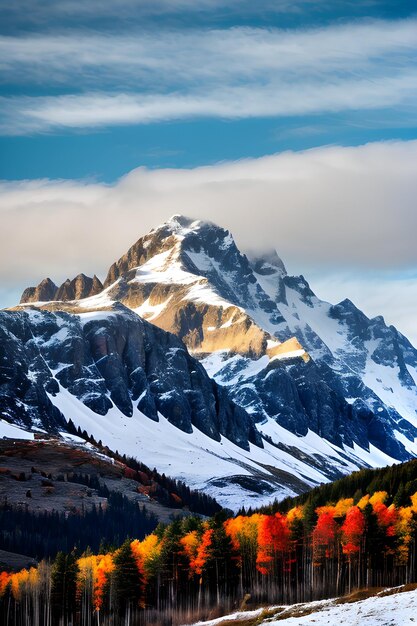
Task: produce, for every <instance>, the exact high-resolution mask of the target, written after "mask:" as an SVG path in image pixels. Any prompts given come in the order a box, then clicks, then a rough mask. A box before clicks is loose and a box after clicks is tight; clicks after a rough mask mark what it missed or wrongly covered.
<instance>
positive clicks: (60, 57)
mask: <svg viewBox="0 0 417 626" xmlns="http://www.w3.org/2000/svg"><path fill="white" fill-rule="evenodd" d="M416 55H417V20H415V19H408V20H401V21H395V22H387V21H376V22H375V21H374V22H368V23H359V24H358V23H353V24H347V25H343V26H329V27H325V28H316V29H309V30H297V31H283V30H277V29H270V30H268V29H260V28H232V29H225V30H190V31H169V32H164V33H163V36H161V34H160V33H154V32H148V33H145V34H144V33H141V34H137V35H135V36H132V35H130V36H123V37H121V36H119V35H98V34H94V33H87V34H85V33H84V34H81V33H78V32H74V33H72V34H70V35H61V36H57V35H54V36H49V35H43V36H24V37H1V38H0V58H1V59H2V61H1V66H0V70H1V75H2V80H3V82H4V83H6V84H9V85H18V84H19V82H24V83H25V85H26V86H28V85H30V86H32V90H36V89H41V90H43V91H45V86H47V87H48V88H49V89H50V90H53V92H54V95H48V94H47V95H39V96H37V95H33V94H32V95H15V96H9V97H3V98H2V99H1V100H0V111H1V112H2V118H3V122H2V124H1V127H0V130H1V132H2V133H3V134H24V133H31V132H32V133H33V132H44V131H50V130H54V129H62V128H69V129H75V128H89V127H93V128H97V127H103V126H109V125H119V124H146V123H151V122H158V121H165V120H178V119H188V118H195V117H218V118H219V117H220V118H226V119H239V118H245V117H273V116H277V117H279V116H297V115H303V114H309V113H324V112H339V111H353V110H372V109H375V110H380V109H389V108H390V107H391V108H392V107H401V108H402V109H403V112H404V113H405V114H406V115H409V114H412V113H415V102H416V96H417V69H416V68H415V63H414V59H415V57H416ZM60 89H61V90H62V91H64V92H65V93H59V90H60Z"/></svg>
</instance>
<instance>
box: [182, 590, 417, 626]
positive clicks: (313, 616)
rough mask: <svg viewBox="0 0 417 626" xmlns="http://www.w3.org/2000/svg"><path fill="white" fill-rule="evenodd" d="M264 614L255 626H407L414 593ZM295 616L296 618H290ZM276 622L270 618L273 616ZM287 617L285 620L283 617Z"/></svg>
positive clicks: (231, 618) (242, 615)
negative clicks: (265, 616)
mask: <svg viewBox="0 0 417 626" xmlns="http://www.w3.org/2000/svg"><path fill="white" fill-rule="evenodd" d="M263 611H264V609H256V610H254V611H244V612H243V611H241V612H237V613H232V614H230V615H226V616H224V617H220V618H217V619H212V620H209V621H205V622H197V623H196V624H195V625H194V626H217V624H222V623H225V622H227V623H228V624H229V622H233V623H236V624H239V623H246V621H247V620H249V619H251V618H253V619H255V618H261V616H262V613H263ZM267 611H268V612H269V613H270V614H271V615H272V617H271V616H270V617H268V618H266V619H265V620H264V621H259V622H258V621H257V622H256V623H257V624H260V625H261V624H271V625H275V624H276V625H277V626H278V624H279V625H280V626H300V625H301V624H302V625H303V626H304V625H307V624H314V626H335V625H336V624H341V625H348V624H349V625H350V626H359V625H361V624H366V626H411V625H412V624H415V623H416V620H417V618H416V612H417V591H403V592H401V588H398V589H392V590H386V591H385V592H381V593H379V594H377V595H375V596H372V597H370V598H367V599H366V600H360V601H358V602H349V603H338V601H337V600H336V601H335V600H319V601H316V602H307V603H304V604H293V605H289V606H286V607H270V608H269V609H267ZM292 614H295V615H297V614H298V616H297V617H296V616H293V617H292V616H291V615H292ZM274 615H275V617H276V618H277V619H274V617H273V616H274ZM287 615H288V617H286V616H287Z"/></svg>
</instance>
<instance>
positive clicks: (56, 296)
mask: <svg viewBox="0 0 417 626" xmlns="http://www.w3.org/2000/svg"><path fill="white" fill-rule="evenodd" d="M102 289H103V285H102V283H101V281H100V280H99V279H98V278H97V276H96V275H94V276H93V278H90V277H89V276H86V275H85V274H78V276H76V277H75V278H73V279H72V280H70V279H69V278H67V280H66V281H65V282H63V283H62V285H61V286H60V287H57V286H56V285H55V283H54V282H53V281H52V280H51V279H50V278H45V279H44V280H42V281H41V282H40V283H39V285H38V286H37V287H28V288H27V289H25V290H24V292H23V294H22V297H21V298H20V303H21V304H26V303H31V302H51V301H55V300H59V301H64V302H65V301H68V300H81V299H82V298H88V297H90V296H95V295H97V294H98V293H100V292H101V291H102Z"/></svg>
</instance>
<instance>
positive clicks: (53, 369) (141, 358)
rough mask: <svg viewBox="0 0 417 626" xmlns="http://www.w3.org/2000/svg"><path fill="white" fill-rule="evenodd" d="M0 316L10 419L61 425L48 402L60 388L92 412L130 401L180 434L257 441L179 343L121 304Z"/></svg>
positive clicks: (129, 406)
mask: <svg viewBox="0 0 417 626" xmlns="http://www.w3.org/2000/svg"><path fill="white" fill-rule="evenodd" d="M0 320H1V322H0V333H1V335H2V336H1V344H0V345H1V349H2V362H3V363H6V365H5V366H4V370H5V374H4V377H3V380H2V387H1V394H0V402H1V405H0V406H1V407H2V411H4V414H6V412H8V413H9V416H10V417H12V418H13V421H14V423H16V424H21V425H27V426H31V425H34V426H37V425H39V426H42V427H43V428H45V429H46V430H51V429H54V430H55V431H56V430H57V429H58V428H59V427H61V429H62V428H63V427H64V425H65V424H66V422H65V420H64V419H63V418H62V416H60V415H59V414H58V412H57V410H56V408H54V407H53V404H52V403H53V398H54V396H56V394H58V393H59V390H60V388H61V387H62V388H64V389H65V390H67V391H68V392H69V393H70V394H72V395H73V396H75V397H76V398H77V399H79V400H81V402H82V403H83V404H84V405H85V406H86V407H87V408H88V409H90V410H91V411H92V412H93V413H95V414H97V416H99V415H106V414H107V413H108V411H109V410H110V409H112V408H113V407H115V408H116V409H118V411H119V412H120V413H122V414H123V415H124V416H126V417H132V415H133V411H134V408H135V407H136V408H137V409H138V410H139V411H141V412H142V413H143V414H144V415H145V416H146V417H148V418H149V419H151V420H155V421H158V411H159V412H161V413H162V414H163V415H164V416H165V417H166V418H167V420H168V421H169V422H170V423H171V424H173V425H174V426H176V427H177V428H179V429H181V430H182V431H184V432H186V433H191V432H192V427H193V426H195V427H196V428H198V429H199V430H200V431H201V432H203V433H204V434H206V435H207V436H208V437H211V438H212V439H215V440H216V441H219V440H220V436H221V435H224V436H226V437H228V438H229V439H230V440H231V441H233V442H234V443H235V444H236V445H238V446H241V447H244V448H246V449H248V448H249V445H248V444H249V442H252V443H254V444H256V445H260V446H262V440H261V437H260V435H259V434H258V433H257V431H256V428H255V427H254V426H253V423H252V420H251V419H250V418H249V416H248V415H247V414H246V412H245V411H244V410H243V409H241V408H240V407H238V406H236V405H235V404H234V403H233V402H232V401H230V400H229V398H228V396H227V394H226V393H225V392H224V391H223V389H222V388H220V387H218V385H217V384H216V383H215V382H214V381H212V380H211V379H210V378H209V377H208V376H207V374H206V372H205V370H204V368H203V367H202V366H201V364H200V363H198V362H197V361H196V360H195V359H193V358H192V357H191V356H190V355H189V354H188V352H187V350H186V348H185V346H184V345H183V344H182V343H181V342H180V341H179V340H178V339H177V338H176V337H175V336H174V335H171V334H169V333H166V332H164V331H162V330H160V329H159V328H157V327H155V326H153V325H152V324H149V323H148V322H146V321H144V320H142V319H141V318H139V317H138V316H137V315H135V314H134V313H132V312H131V311H129V310H128V309H126V308H125V307H124V306H123V305H116V306H115V307H114V308H113V309H112V310H109V311H107V312H102V313H101V314H99V315H98V316H94V315H91V314H89V313H85V314H84V315H72V314H70V313H66V312H62V311H57V312H50V311H38V310H33V309H30V310H27V311H22V312H13V311H4V312H2V313H0ZM10 357H11V358H10ZM16 393H19V398H18V402H15V405H14V406H13V398H14V397H15V396H16ZM48 394H49V395H48ZM49 396H50V397H51V399H50V398H49ZM6 416H7V415H6ZM66 417H67V419H69V418H70V417H71V415H66Z"/></svg>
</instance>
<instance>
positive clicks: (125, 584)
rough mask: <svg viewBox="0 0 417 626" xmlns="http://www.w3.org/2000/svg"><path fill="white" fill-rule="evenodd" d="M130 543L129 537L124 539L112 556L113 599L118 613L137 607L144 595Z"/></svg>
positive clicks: (124, 612)
mask: <svg viewBox="0 0 417 626" xmlns="http://www.w3.org/2000/svg"><path fill="white" fill-rule="evenodd" d="M130 543H131V542H130V539H126V541H125V542H124V544H123V545H122V546H121V547H120V549H119V551H118V552H117V553H116V555H115V557H114V565H115V569H114V574H113V580H114V599H115V604H116V607H117V610H118V613H119V614H120V615H125V614H126V613H130V612H131V611H132V610H135V609H137V608H139V606H140V605H141V600H142V598H143V595H144V582H143V578H142V576H141V574H140V572H139V570H138V568H137V565H136V560H135V557H134V556H133V553H132V548H131V545H130Z"/></svg>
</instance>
